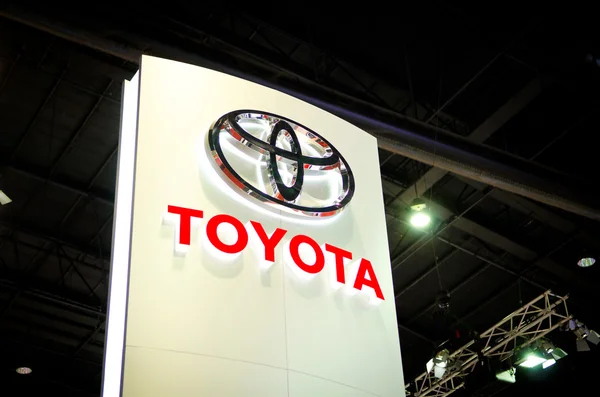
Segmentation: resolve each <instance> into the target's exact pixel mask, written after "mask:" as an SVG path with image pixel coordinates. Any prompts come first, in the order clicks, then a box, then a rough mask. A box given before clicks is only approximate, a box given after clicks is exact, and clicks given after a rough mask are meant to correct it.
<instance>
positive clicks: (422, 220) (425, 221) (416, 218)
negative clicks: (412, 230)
mask: <svg viewBox="0 0 600 397" xmlns="http://www.w3.org/2000/svg"><path fill="white" fill-rule="evenodd" d="M430 221H431V217H430V216H429V214H427V213H426V212H416V213H414V214H412V216H411V217H410V224H411V225H413V226H414V227H425V226H427V225H429V222H430Z"/></svg>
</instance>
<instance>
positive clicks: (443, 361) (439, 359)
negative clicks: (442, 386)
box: [426, 349, 450, 379]
mask: <svg viewBox="0 0 600 397" xmlns="http://www.w3.org/2000/svg"><path fill="white" fill-rule="evenodd" d="M449 358H450V352H449V351H448V349H444V350H441V351H439V352H438V353H437V354H436V355H435V356H434V357H433V358H432V359H431V360H429V361H428V362H427V365H426V367H427V372H431V371H432V370H433V376H435V377H436V378H438V379H441V378H442V377H443V376H444V374H445V373H446V370H447V367H448V361H449Z"/></svg>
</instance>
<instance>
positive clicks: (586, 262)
mask: <svg viewBox="0 0 600 397" xmlns="http://www.w3.org/2000/svg"><path fill="white" fill-rule="evenodd" d="M594 263H596V259H594V258H592V257H586V258H581V259H579V260H578V261H577V265H578V266H579V267H590V266H592V265H593V264H594Z"/></svg>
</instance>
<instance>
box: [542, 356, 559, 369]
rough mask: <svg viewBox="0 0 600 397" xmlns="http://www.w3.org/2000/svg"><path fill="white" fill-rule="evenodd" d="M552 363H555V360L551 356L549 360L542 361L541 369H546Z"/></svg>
mask: <svg viewBox="0 0 600 397" xmlns="http://www.w3.org/2000/svg"><path fill="white" fill-rule="evenodd" d="M554 364H556V360H555V359H553V358H551V359H549V360H546V361H544V362H543V363H542V369H546V368H548V367H551V366H553V365H554Z"/></svg>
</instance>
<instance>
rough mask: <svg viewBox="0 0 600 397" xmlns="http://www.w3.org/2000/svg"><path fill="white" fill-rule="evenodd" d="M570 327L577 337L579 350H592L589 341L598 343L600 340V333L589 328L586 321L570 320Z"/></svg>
mask: <svg viewBox="0 0 600 397" xmlns="http://www.w3.org/2000/svg"><path fill="white" fill-rule="evenodd" d="M567 326H568V328H569V329H570V330H571V331H573V333H574V334H575V337H576V338H577V341H576V344H577V351H578V352H587V351H590V350H591V348H590V345H589V343H592V344H594V345H597V344H598V343H599V342H600V335H598V333H597V332H596V331H593V330H590V329H588V327H586V326H585V324H584V323H582V322H581V321H578V320H575V319H573V320H569V323H568V325H567Z"/></svg>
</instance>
